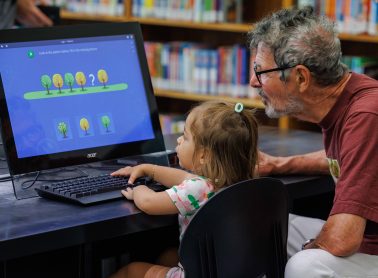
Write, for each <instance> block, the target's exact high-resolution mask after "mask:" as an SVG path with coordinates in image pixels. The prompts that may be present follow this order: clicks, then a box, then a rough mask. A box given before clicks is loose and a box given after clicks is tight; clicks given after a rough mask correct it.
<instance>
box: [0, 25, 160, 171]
mask: <svg viewBox="0 0 378 278" xmlns="http://www.w3.org/2000/svg"><path fill="white" fill-rule="evenodd" d="M130 34H132V35H134V37H135V44H136V49H137V54H138V59H139V63H140V68H141V73H142V78H143V82H144V88H145V93H146V99H147V102H148V105H149V108H150V112H151V116H150V117H151V124H152V127H153V131H154V136H155V138H154V139H151V140H144V141H138V142H128V143H123V144H117V145H111V146H102V147H94V148H86V149H81V150H75V151H67V152H60V153H53V154H47V155H40V156H34V157H26V158H18V157H17V150H16V145H15V141H14V138H13V131H12V128H11V122H10V117H9V113H8V109H7V103H6V99H5V92H4V88H3V84H2V78H1V73H0V122H1V133H2V139H3V145H4V149H5V153H6V157H7V162H8V166H9V172H10V174H11V175H19V174H24V173H29V172H35V171H41V170H48V169H53V168H59V167H66V166H72V165H79V164H86V163H91V162H98V161H105V160H111V159H117V158H121V157H127V156H136V155H143V154H147V153H156V152H162V151H165V144H164V138H163V134H162V132H161V127H160V122H159V114H158V108H157V104H156V99H155V95H154V92H153V87H152V82H151V77H150V74H149V69H148V64H147V59H146V54H145V51H144V43H143V37H142V31H141V27H140V24H139V23H138V22H123V23H93V24H82V25H80V24H79V25H67V26H54V27H47V28H32V29H10V30H0V38H1V39H0V40H1V41H0V43H2V44H4V43H14V42H32V41H43V40H56V39H69V38H83V37H101V36H113V35H130ZM94 153H96V155H93V154H94ZM88 154H92V155H88Z"/></svg>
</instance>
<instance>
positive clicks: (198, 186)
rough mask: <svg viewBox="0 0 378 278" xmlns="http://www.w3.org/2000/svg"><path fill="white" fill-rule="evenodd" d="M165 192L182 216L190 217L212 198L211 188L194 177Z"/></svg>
mask: <svg viewBox="0 0 378 278" xmlns="http://www.w3.org/2000/svg"><path fill="white" fill-rule="evenodd" d="M166 192H167V193H168V195H169V197H170V198H171V199H172V201H173V203H174V204H175V206H176V207H177V209H178V210H179V213H180V214H181V215H182V216H191V215H193V214H194V213H195V212H196V211H197V210H198V209H199V208H200V207H201V205H202V204H204V203H205V202H206V201H207V200H208V199H209V198H210V197H211V196H212V194H213V186H212V185H211V184H210V183H209V182H208V181H207V180H206V179H205V178H202V177H195V178H191V179H187V180H184V181H183V182H182V183H181V184H180V185H176V186H173V187H172V188H170V189H167V190H166Z"/></svg>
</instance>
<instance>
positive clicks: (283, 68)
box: [253, 63, 297, 86]
mask: <svg viewBox="0 0 378 278" xmlns="http://www.w3.org/2000/svg"><path fill="white" fill-rule="evenodd" d="M296 66H297V65H295V66H288V67H278V68H274V69H268V70H262V71H257V64H256V63H253V70H254V71H255V75H256V78H257V80H258V81H259V83H260V85H261V86H262V82H261V79H260V75H261V74H264V73H268V72H273V71H283V70H287V69H291V68H294V67H296Z"/></svg>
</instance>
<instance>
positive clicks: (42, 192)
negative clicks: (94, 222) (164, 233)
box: [35, 174, 166, 205]
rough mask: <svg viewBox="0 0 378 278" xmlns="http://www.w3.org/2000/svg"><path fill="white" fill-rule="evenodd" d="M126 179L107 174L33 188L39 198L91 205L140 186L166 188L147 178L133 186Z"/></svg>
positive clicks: (158, 189) (115, 197)
mask: <svg viewBox="0 0 378 278" xmlns="http://www.w3.org/2000/svg"><path fill="white" fill-rule="evenodd" d="M127 181H128V177H113V176H110V175H109V174H105V175H100V176H90V177H80V178H74V179H70V180H65V181H59V182H54V183H51V184H48V185H41V186H40V187H37V188H35V190H36V191H37V192H38V195H39V196H41V197H45V198H49V199H54V200H61V201H67V202H74V203H79V204H82V205H91V204H95V203H100V202H105V201H109V200H115V199H120V198H125V197H124V196H123V195H122V194H121V190H122V189H126V188H127V187H135V186H138V185H141V184H144V185H147V186H148V187H149V188H151V189H152V190H154V191H163V190H165V189H166V188H165V187H164V186H162V185H161V184H159V183H156V182H153V181H151V180H150V179H149V178H144V177H142V178H138V179H137V180H136V181H135V182H134V184H129V183H127Z"/></svg>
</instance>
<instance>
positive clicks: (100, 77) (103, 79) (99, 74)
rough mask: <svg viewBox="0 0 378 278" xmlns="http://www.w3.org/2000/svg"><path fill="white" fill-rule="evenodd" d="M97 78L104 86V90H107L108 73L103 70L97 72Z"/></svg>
mask: <svg viewBox="0 0 378 278" xmlns="http://www.w3.org/2000/svg"><path fill="white" fill-rule="evenodd" d="M97 78H98V80H100V82H101V83H102V85H104V88H106V82H108V74H107V73H106V71H105V70H103V69H100V70H99V71H98V72H97Z"/></svg>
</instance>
